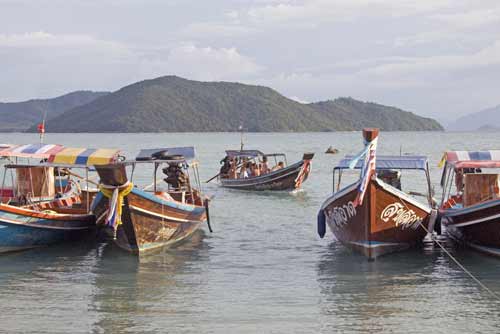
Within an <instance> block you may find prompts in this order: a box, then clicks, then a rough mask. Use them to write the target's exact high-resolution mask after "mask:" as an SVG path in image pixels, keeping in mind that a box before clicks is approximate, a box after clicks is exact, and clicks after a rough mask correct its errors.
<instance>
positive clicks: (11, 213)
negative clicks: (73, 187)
mask: <svg viewBox="0 0 500 334" xmlns="http://www.w3.org/2000/svg"><path fill="white" fill-rule="evenodd" d="M94 228H95V217H94V216H93V215H90V214H58V213H47V212H38V211H34V210H29V209H25V208H21V207H13V206H10V205H5V204H1V205H0V253H5V252H13V251H20V250H25V249H30V248H36V247H41V246H48V245H51V244H56V243H59V242H63V241H70V240H76V239H80V238H82V237H83V236H85V235H88V234H87V232H90V231H92V230H94Z"/></svg>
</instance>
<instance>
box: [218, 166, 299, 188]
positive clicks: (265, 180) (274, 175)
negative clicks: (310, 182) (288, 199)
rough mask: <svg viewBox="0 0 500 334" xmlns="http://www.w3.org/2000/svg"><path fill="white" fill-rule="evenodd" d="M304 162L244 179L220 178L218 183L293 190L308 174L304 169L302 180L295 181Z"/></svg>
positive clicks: (225, 185)
mask: <svg viewBox="0 0 500 334" xmlns="http://www.w3.org/2000/svg"><path fill="white" fill-rule="evenodd" d="M304 163H305V162H304V161H303V160H302V161H299V162H297V163H295V164H293V165H290V166H288V167H286V168H283V169H280V170H277V171H274V172H271V173H267V174H265V175H262V176H257V177H250V178H246V179H227V178H221V179H220V183H221V185H222V186H223V187H226V188H232V189H239V190H294V189H297V188H300V186H301V184H302V183H303V182H305V181H306V180H307V178H308V176H309V171H306V172H305V173H304V178H303V180H302V182H297V178H298V176H299V174H300V172H301V170H302V167H303V166H304Z"/></svg>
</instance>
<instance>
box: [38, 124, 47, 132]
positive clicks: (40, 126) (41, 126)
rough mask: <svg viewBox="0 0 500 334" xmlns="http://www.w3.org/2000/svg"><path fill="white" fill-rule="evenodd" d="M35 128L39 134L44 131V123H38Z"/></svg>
mask: <svg viewBox="0 0 500 334" xmlns="http://www.w3.org/2000/svg"><path fill="white" fill-rule="evenodd" d="M37 129H38V133H40V134H43V133H45V124H44V123H40V124H38V125H37Z"/></svg>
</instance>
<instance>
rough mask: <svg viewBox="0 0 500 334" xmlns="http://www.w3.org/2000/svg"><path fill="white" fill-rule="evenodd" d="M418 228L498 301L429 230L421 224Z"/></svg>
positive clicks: (496, 295) (497, 297)
mask: <svg viewBox="0 0 500 334" xmlns="http://www.w3.org/2000/svg"><path fill="white" fill-rule="evenodd" d="M420 226H422V228H423V229H424V230H425V231H426V232H427V233H428V234H430V235H431V239H432V241H434V242H435V243H436V244H437V245H438V246H439V247H440V248H441V249H442V250H443V251H444V252H445V253H446V255H448V256H449V257H450V259H452V260H453V262H455V264H456V265H457V266H458V267H459V268H460V269H462V270H463V271H464V272H465V273H466V274H467V275H469V277H470V278H472V280H473V281H475V282H476V283H477V284H478V285H479V286H480V287H481V288H483V289H484V290H486V291H487V292H488V293H489V294H490V295H492V296H493V297H495V299H497V300H500V296H499V295H498V294H497V293H496V292H494V291H493V290H491V289H490V288H488V287H487V286H486V285H485V284H484V283H483V282H481V281H480V280H479V278H477V277H476V276H474V274H472V273H471V272H470V271H469V270H467V269H466V268H465V267H464V266H463V265H462V264H461V263H460V262H459V261H458V260H457V258H455V257H454V256H453V255H452V254H451V253H450V252H449V251H448V250H447V249H446V248H445V247H444V246H443V245H442V244H441V242H439V240H437V239H436V237H435V236H434V234H432V233H429V230H428V229H427V228H426V227H425V226H424V225H423V224H422V223H420Z"/></svg>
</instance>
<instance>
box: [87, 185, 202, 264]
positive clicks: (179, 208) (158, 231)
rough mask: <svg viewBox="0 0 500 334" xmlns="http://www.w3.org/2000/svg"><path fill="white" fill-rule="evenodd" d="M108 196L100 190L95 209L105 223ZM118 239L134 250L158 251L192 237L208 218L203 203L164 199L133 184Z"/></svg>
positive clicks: (117, 234) (127, 198) (119, 242)
mask: <svg viewBox="0 0 500 334" xmlns="http://www.w3.org/2000/svg"><path fill="white" fill-rule="evenodd" d="M107 207H108V199H107V198H105V197H104V196H103V195H102V194H101V193H99V194H98V195H97V196H96V198H95V200H94V204H93V212H94V213H95V215H96V216H97V217H98V224H102V223H103V220H104V216H105V213H106V212H107ZM121 218H122V219H121V221H122V223H121V224H120V225H119V226H118V227H117V230H116V238H115V243H116V245H118V246H119V247H120V248H122V249H124V250H126V251H128V252H131V253H133V254H138V255H140V254H145V253H150V252H154V251H159V250H161V249H163V248H165V247H168V246H171V245H173V244H175V243H178V242H180V241H182V240H185V239H187V238H188V237H190V236H191V235H192V234H193V233H194V232H195V231H196V230H197V229H198V228H199V227H200V225H201V224H203V223H205V222H206V220H207V216H206V209H205V207H203V206H196V205H190V204H182V203H180V202H176V201H165V200H163V199H161V198H159V197H157V196H155V195H153V194H150V193H147V192H144V191H142V190H139V189H137V188H134V189H133V190H132V192H131V193H130V194H128V195H127V196H126V197H125V198H124V206H123V211H122V217H121Z"/></svg>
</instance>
